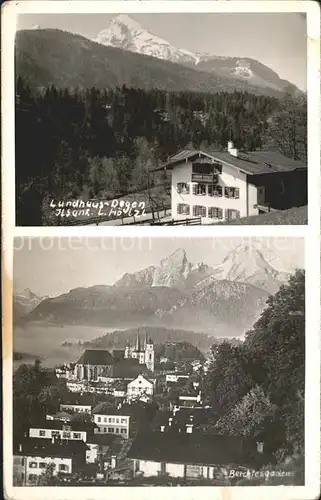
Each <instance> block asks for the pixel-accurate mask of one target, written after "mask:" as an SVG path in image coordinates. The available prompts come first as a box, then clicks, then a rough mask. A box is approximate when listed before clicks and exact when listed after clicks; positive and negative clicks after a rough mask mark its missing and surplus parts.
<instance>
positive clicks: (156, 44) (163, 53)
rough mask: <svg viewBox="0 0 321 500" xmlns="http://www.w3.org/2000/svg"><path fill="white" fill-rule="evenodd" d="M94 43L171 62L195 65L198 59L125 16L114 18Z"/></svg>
mask: <svg viewBox="0 0 321 500" xmlns="http://www.w3.org/2000/svg"><path fill="white" fill-rule="evenodd" d="M94 41H95V42H98V43H100V44H102V45H108V46H112V47H117V48H120V49H123V50H128V51H130V52H137V53H138V54H144V55H148V56H152V57H156V58H158V59H164V60H167V61H172V62H180V63H192V64H195V63H196V62H197V60H198V59H199V58H198V56H197V55H195V54H193V53H192V52H189V51H187V50H184V49H179V48H177V47H174V46H172V45H171V44H170V43H169V42H167V41H166V40H164V39H162V38H160V37H158V36H156V35H153V34H152V33H150V32H149V31H147V30H145V29H144V28H143V27H142V26H141V25H140V24H139V23H138V22H137V21H134V20H133V19H132V18H131V17H129V16H128V15H125V14H121V15H119V16H117V17H115V18H114V19H113V20H112V21H111V23H110V25H109V27H108V28H107V29H105V30H103V31H101V32H100V33H99V34H98V36H97V37H96V38H95V39H94Z"/></svg>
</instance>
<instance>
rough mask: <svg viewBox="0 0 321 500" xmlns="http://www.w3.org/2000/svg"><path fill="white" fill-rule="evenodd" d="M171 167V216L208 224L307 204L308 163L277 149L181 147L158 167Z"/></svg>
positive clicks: (231, 144)
mask: <svg viewBox="0 0 321 500" xmlns="http://www.w3.org/2000/svg"><path fill="white" fill-rule="evenodd" d="M163 168H165V169H166V170H171V171H172V185H171V208H172V218H173V219H175V220H179V219H186V218H193V217H201V221H202V223H203V224H213V223H216V222H223V221H229V220H237V219H239V218H243V217H248V216H251V215H258V214H260V213H264V212H268V211H271V210H283V209H287V208H291V207H293V206H302V205H306V204H307V167H306V165H305V164H303V163H302V162H299V161H296V160H291V159H289V158H286V157H284V156H283V155H281V154H280V153H276V152H263V151H262V152H256V151H255V152H250V153H248V152H246V153H245V152H240V151H238V150H237V149H236V148H234V145H233V143H232V142H231V141H229V143H228V146H227V151H214V152H212V153H207V152H204V151H197V150H194V151H188V150H183V151H180V152H179V153H177V154H176V155H174V156H172V157H171V158H170V159H169V160H168V162H167V163H166V164H165V165H164V166H163Z"/></svg>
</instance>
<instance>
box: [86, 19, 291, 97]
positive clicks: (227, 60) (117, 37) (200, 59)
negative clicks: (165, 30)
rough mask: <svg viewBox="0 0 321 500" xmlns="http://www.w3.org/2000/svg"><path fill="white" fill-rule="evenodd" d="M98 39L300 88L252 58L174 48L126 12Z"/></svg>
mask: <svg viewBox="0 0 321 500" xmlns="http://www.w3.org/2000/svg"><path fill="white" fill-rule="evenodd" d="M94 41H95V42H98V43H100V44H102V45H106V46H111V47H117V48H120V49H123V50H127V51H130V52H135V53H138V54H144V55H149V56H152V57H155V58H158V59H163V60H165V61H171V62H175V63H179V64H183V65H189V66H191V67H194V68H196V69H197V70H199V71H206V72H210V73H215V74H216V75H219V76H221V77H227V78H235V79H238V80H241V81H243V82H248V83H251V84H253V85H257V86H259V87H263V88H271V89H274V90H277V91H284V90H285V89H290V88H291V89H292V90H294V89H295V88H296V87H295V85H293V84H292V83H290V82H288V81H286V80H282V79H281V78H280V77H279V75H278V74H277V73H276V72H275V71H273V70H271V69H270V68H268V67H267V66H265V65H264V64H262V63H260V62H258V61H256V60H254V59H252V58H248V57H227V56H216V55H211V54H200V53H193V52H190V51H188V50H185V49H182V48H178V47H174V46H173V45H171V44H170V43H169V42H168V41H166V40H164V39H162V38H160V37H158V36H156V35H154V34H152V33H150V32H149V31H147V30H146V29H144V28H143V27H142V26H141V25H140V24H139V23H138V22H136V21H134V20H133V19H131V18H130V17H129V16H128V15H126V14H121V15H118V16H117V17H115V18H113V19H112V21H111V23H110V25H109V27H108V28H107V29H104V30H102V31H101V32H100V33H99V34H98V35H97V36H96V37H95V38H94Z"/></svg>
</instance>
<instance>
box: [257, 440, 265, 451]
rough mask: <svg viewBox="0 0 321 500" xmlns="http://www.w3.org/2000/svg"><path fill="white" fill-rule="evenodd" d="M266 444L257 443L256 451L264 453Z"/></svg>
mask: <svg viewBox="0 0 321 500" xmlns="http://www.w3.org/2000/svg"><path fill="white" fill-rule="evenodd" d="M263 448H264V443H262V442H261V441H259V442H257V443H256V449H257V452H258V453H263Z"/></svg>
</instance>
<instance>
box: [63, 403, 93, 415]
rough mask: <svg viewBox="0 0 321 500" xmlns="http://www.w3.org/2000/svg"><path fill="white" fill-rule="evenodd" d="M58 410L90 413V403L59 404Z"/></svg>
mask: <svg viewBox="0 0 321 500" xmlns="http://www.w3.org/2000/svg"><path fill="white" fill-rule="evenodd" d="M60 411H67V412H71V413H87V414H90V413H91V406H90V405H81V404H62V405H60Z"/></svg>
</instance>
